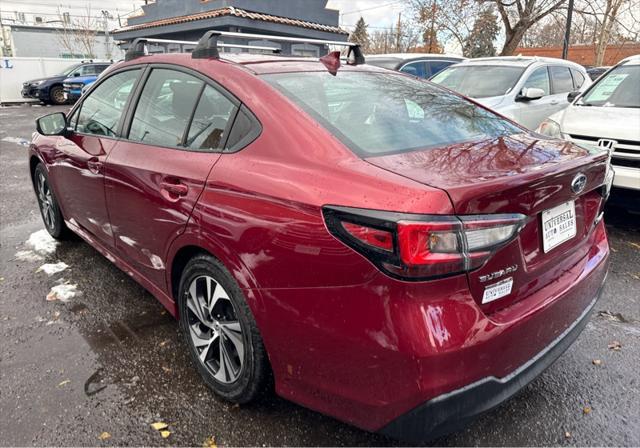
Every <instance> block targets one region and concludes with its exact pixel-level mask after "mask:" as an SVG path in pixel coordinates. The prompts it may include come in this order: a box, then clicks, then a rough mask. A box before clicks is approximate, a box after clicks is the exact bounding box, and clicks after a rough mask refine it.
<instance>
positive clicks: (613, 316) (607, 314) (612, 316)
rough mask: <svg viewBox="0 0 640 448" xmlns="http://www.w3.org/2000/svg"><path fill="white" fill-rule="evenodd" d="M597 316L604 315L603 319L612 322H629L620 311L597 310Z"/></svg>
mask: <svg viewBox="0 0 640 448" xmlns="http://www.w3.org/2000/svg"><path fill="white" fill-rule="evenodd" d="M598 316H599V317H604V318H605V319H608V320H610V321H613V322H622V323H627V322H629V321H628V320H627V319H626V318H625V317H624V316H623V315H622V313H613V312H611V311H609V310H606V311H599V312H598Z"/></svg>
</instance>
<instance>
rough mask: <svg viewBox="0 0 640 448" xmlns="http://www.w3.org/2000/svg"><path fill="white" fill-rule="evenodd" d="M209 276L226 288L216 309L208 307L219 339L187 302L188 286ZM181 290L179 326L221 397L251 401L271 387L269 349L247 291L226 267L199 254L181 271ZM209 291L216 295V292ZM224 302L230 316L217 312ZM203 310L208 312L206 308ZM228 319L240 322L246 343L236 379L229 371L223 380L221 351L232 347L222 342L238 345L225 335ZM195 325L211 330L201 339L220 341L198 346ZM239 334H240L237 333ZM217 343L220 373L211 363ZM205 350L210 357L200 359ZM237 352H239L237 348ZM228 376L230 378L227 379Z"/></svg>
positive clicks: (193, 356)
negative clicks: (263, 340) (226, 347)
mask: <svg viewBox="0 0 640 448" xmlns="http://www.w3.org/2000/svg"><path fill="white" fill-rule="evenodd" d="M206 278H211V279H212V280H213V283H212V284H213V285H214V286H213V288H214V290H215V289H216V288H217V287H218V286H220V287H222V288H223V290H222V291H223V292H224V293H225V294H224V299H222V300H218V301H217V304H216V305H214V307H213V310H210V311H209V315H208V317H209V318H210V319H208V320H209V321H210V322H211V325H212V326H213V325H214V324H215V323H218V328H219V330H218V331H219V333H218V334H219V336H218V339H215V336H212V334H213V333H212V332H215V330H212V329H210V328H209V327H207V326H204V325H203V324H201V322H200V321H202V319H198V317H197V316H196V315H195V314H196V313H195V312H194V311H193V308H188V304H187V302H188V301H189V297H190V291H189V289H190V288H191V287H193V285H194V284H195V285H196V289H198V287H197V285H198V282H200V281H203V279H206ZM178 291H179V292H178V306H179V312H180V328H181V330H182V334H183V336H184V340H185V342H186V344H187V345H188V347H189V354H190V355H191V358H192V360H193V362H194V363H195V365H196V368H197V369H198V372H200V375H202V377H203V379H204V381H205V383H206V384H207V385H208V386H209V387H210V388H211V389H212V390H213V391H214V392H215V393H216V394H217V395H219V396H220V397H222V398H224V399H226V400H229V401H231V402H234V403H240V404H243V403H248V402H250V401H252V400H254V399H256V398H257V397H259V396H260V395H261V394H263V393H264V392H265V391H267V390H268V389H269V388H270V386H271V381H272V374H271V367H270V365H269V360H268V357H267V352H266V350H265V347H264V344H263V342H262V337H261V336H260V332H259V330H258V327H257V325H256V322H255V320H254V318H253V315H252V313H251V310H250V309H249V306H248V305H247V302H246V300H245V298H244V294H243V293H242V291H241V289H240V288H239V287H238V285H237V284H236V282H235V280H234V279H233V278H232V277H231V275H230V274H229V272H228V271H227V269H226V268H225V267H224V266H223V265H222V264H221V263H220V262H219V261H218V260H216V259H215V258H214V257H212V256H210V255H207V254H201V255H196V256H195V257H194V258H192V259H191V260H190V261H189V262H188V263H187V266H186V267H185V269H184V271H183V272H182V276H181V279H180V286H179V289H178ZM192 291H194V290H192ZM196 295H198V294H196ZM208 295H209V296H214V295H215V293H213V294H208ZM213 302H214V303H216V301H215V300H213ZM227 302H230V304H231V305H232V307H231V309H230V308H229V303H227ZM209 303H211V302H209ZM193 304H194V301H193V300H192V301H191V306H193ZM222 305H224V306H225V307H226V308H227V311H228V313H227V312H225V313H224V314H225V315H226V316H230V317H229V318H227V317H225V316H224V315H223V316H221V315H220V314H217V315H214V312H215V309H216V307H218V306H222ZM229 310H230V311H229ZM203 312H204V313H206V311H203ZM231 312H232V313H231ZM225 322H227V323H233V325H237V324H238V323H239V327H240V329H241V337H242V341H243V344H244V345H243V354H242V356H243V360H242V361H240V362H241V367H240V368H239V371H238V373H237V377H236V378H235V379H233V378H232V377H233V375H229V378H223V380H222V381H220V380H219V379H218V378H219V377H221V376H225V375H224V374H222V372H221V371H222V370H225V369H224V368H223V365H222V362H223V361H222V358H223V355H222V351H225V353H226V352H228V351H229V349H226V350H223V349H222V344H227V345H229V346H230V347H231V348H232V349H235V348H237V346H235V344H233V345H231V342H233V341H232V339H233V338H228V337H227V336H225V335H226V334H228V333H225V331H227V330H225V329H224V323H225ZM190 326H191V328H190ZM194 326H195V327H197V328H198V330H197V331H200V330H199V329H204V331H205V332H209V333H208V334H207V336H203V335H204V334H205V333H201V334H200V335H201V336H202V339H201V340H205V339H206V338H211V339H210V340H211V341H217V342H210V343H209V345H202V344H201V346H206V348H203V349H199V348H198V347H196V344H195V342H194V339H193V333H192V329H193V327H194ZM236 336H238V334H237V333H236ZM225 341H226V343H225ZM216 346H217V347H218V350H217V351H218V353H220V355H219V357H218V358H219V361H218V366H219V367H218V371H217V373H216V372H215V366H213V367H212V364H215V363H216V362H217V359H216V358H217V356H216V355H215V349H216ZM210 347H211V348H210ZM205 350H206V351H207V353H205V354H204V358H207V357H209V356H210V358H211V359H210V360H208V361H207V360H206V359H205V361H202V360H201V359H200V357H201V356H202V355H203V352H204V351H205ZM234 354H236V355H237V351H236V352H235V353H234ZM225 359H227V358H225ZM238 359H240V358H239V357H236V360H238ZM205 362H206V363H208V364H206V363H205ZM215 375H218V378H216V376H215ZM225 379H226V380H227V381H224V380H225Z"/></svg>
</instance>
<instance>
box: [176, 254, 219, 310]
mask: <svg viewBox="0 0 640 448" xmlns="http://www.w3.org/2000/svg"><path fill="white" fill-rule="evenodd" d="M200 254H205V255H211V253H209V252H208V251H206V250H204V249H203V248H201V247H198V246H185V247H183V248H181V249H180V250H179V251H178V252H177V253H176V255H175V257H173V263H171V295H172V296H173V298H174V299H175V300H176V301H177V300H178V288H179V287H180V277H181V276H182V271H184V268H185V267H186V266H187V263H189V260H191V259H192V258H193V257H195V256H196V255H200ZM211 256H213V255H211Z"/></svg>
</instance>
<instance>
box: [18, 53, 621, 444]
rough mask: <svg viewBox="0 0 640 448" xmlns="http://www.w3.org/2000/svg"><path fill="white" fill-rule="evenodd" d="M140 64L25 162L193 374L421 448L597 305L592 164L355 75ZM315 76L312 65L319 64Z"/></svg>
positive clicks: (606, 179) (544, 358)
mask: <svg viewBox="0 0 640 448" xmlns="http://www.w3.org/2000/svg"><path fill="white" fill-rule="evenodd" d="M338 65H339V59H335V60H334V61H333V64H327V62H326V60H325V61H322V60H318V59H305V58H292V57H285V56H277V55H274V56H270V55H250V54H236V55H231V54H229V55H223V56H222V57H220V58H194V57H192V56H190V55H189V54H160V55H151V56H143V57H138V58H135V59H133V60H130V61H128V62H123V63H120V64H118V65H117V66H115V67H113V68H112V69H111V70H110V71H109V72H108V73H106V74H105V75H103V76H102V77H101V78H100V79H99V80H98V81H97V82H96V84H95V86H94V87H93V88H92V89H91V90H90V91H89V92H88V93H87V94H86V95H85V96H83V97H82V98H81V100H80V101H79V102H78V103H77V104H76V105H75V106H74V107H73V109H71V111H70V112H69V114H67V115H65V114H62V113H56V114H51V115H48V116H45V117H42V118H40V119H39V120H38V123H37V128H38V132H37V133H35V134H34V138H33V142H32V144H31V146H30V151H29V157H30V167H31V176H32V179H33V184H34V188H35V191H36V194H37V197H38V201H39V204H40V210H41V212H42V217H43V220H44V224H45V226H46V228H47V230H48V231H49V233H51V235H52V236H54V237H55V238H59V239H63V238H65V237H67V236H68V235H69V233H70V231H71V232H73V233H75V234H78V235H80V236H81V237H82V238H83V239H85V240H86V241H87V242H88V243H89V244H91V245H92V246H93V247H95V248H96V249H98V250H99V251H100V252H101V253H102V254H103V255H104V256H106V257H107V258H108V259H109V260H111V261H112V262H113V263H115V264H116V266H118V267H119V268H120V269H122V270H124V271H125V272H127V273H128V274H129V275H130V276H131V277H133V278H134V279H135V280H136V281H137V282H139V283H140V284H141V285H143V286H144V287H145V288H146V289H148V290H149V291H150V292H151V293H152V294H153V295H154V296H155V297H156V298H157V299H158V300H159V301H160V302H161V303H162V304H163V305H164V306H165V307H166V308H167V309H168V310H169V311H170V312H171V313H172V314H173V315H174V316H175V317H176V318H178V319H179V321H180V326H181V328H182V330H183V334H184V341H185V344H186V347H188V348H187V349H188V351H189V353H190V354H191V357H192V358H193V363H194V365H195V366H196V368H197V369H198V371H199V372H200V374H201V375H202V377H203V378H204V381H206V383H207V384H208V385H209V386H210V387H211V388H212V389H213V390H214V391H215V393H216V394H218V395H219V396H221V397H223V398H225V399H227V400H231V401H234V402H238V403H246V402H248V401H250V400H252V399H253V398H255V397H256V396H257V395H258V394H259V393H261V391H263V390H265V389H268V388H270V387H272V386H273V387H275V391H276V393H278V394H279V395H281V396H282V397H285V398H287V399H289V400H291V401H294V402H296V403H299V404H301V405H303V406H306V407H309V408H312V409H315V410H317V411H320V412H322V413H325V414H328V415H331V416H334V417H336V418H338V419H341V420H343V421H345V422H349V423H351V424H353V425H356V426H358V427H360V428H363V429H365V430H369V431H377V432H381V433H384V434H387V435H390V436H393V437H397V438H401V439H403V440H407V441H418V442H419V441H425V440H427V439H429V438H431V437H434V436H436V435H439V434H443V433H446V432H449V431H451V430H453V429H454V428H456V427H458V426H459V425H461V424H464V423H466V422H468V421H469V420H470V419H472V418H473V417H474V416H476V415H478V414H480V413H481V412H484V411H486V410H488V409H490V408H492V407H494V406H496V405H497V404H499V403H501V402H502V401H504V400H506V399H507V398H509V397H510V396H512V395H513V394H514V393H516V392H517V391H518V390H519V389H521V388H522V387H523V386H524V385H526V384H527V383H528V382H529V381H531V380H532V379H533V378H534V377H535V376H536V375H538V374H539V373H540V372H542V371H543V370H544V369H545V368H546V367H547V366H549V365H550V364H551V363H552V362H553V361H554V360H555V359H556V358H557V357H558V356H560V354H561V353H562V352H563V351H564V350H565V349H566V348H567V347H568V346H569V345H570V344H571V343H572V342H573V341H574V340H575V338H576V337H577V336H578V334H579V333H580V331H581V330H582V329H583V328H584V326H585V325H586V322H587V320H588V318H589V312H590V311H591V310H592V308H593V307H594V304H595V302H596V300H597V299H598V296H599V295H600V291H601V290H602V286H603V283H604V281H605V278H606V275H607V269H608V254H609V247H608V241H607V234H606V231H605V226H604V222H603V220H602V210H603V204H604V202H605V200H606V197H607V195H608V191H609V187H610V184H611V180H612V175H613V173H612V172H610V171H609V169H608V154H607V153H606V152H601V151H598V150H597V149H594V148H588V147H581V146H577V145H575V144H572V143H570V142H567V141H560V140H551V139H547V138H545V137H543V136H541V135H538V134H535V133H532V132H531V131H527V130H525V129H523V128H522V127H520V126H518V125H517V124H515V123H513V122H511V121H509V120H507V119H505V118H503V117H501V116H499V115H497V114H495V113H493V112H491V111H489V110H487V109H485V108H483V107H482V106H479V105H477V104H475V103H473V102H471V101H469V100H467V99H465V98H463V97H461V96H459V95H457V94H454V93H452V92H450V91H448V90H445V89H443V88H441V87H439V86H436V85H433V84H431V83H429V82H426V81H423V80H420V79H416V78H413V77H411V76H407V75H404V74H401V73H396V72H389V71H386V70H384V69H379V68H376V67H372V66H367V65H346V66H343V67H340V68H337V66H338ZM327 67H329V68H327Z"/></svg>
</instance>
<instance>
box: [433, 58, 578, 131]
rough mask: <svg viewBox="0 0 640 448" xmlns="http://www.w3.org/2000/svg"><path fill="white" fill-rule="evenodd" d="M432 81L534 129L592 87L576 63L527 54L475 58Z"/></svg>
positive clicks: (436, 76)
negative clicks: (571, 96)
mask: <svg viewBox="0 0 640 448" xmlns="http://www.w3.org/2000/svg"><path fill="white" fill-rule="evenodd" d="M431 81H433V82H435V83H437V84H440V85H442V86H444V87H447V88H449V89H451V90H454V91H456V92H458V93H461V94H463V95H465V96H467V97H469V98H473V99H475V100H476V101H477V102H479V103H480V104H483V105H485V106H487V107H489V108H490V109H493V110H495V111H496V112H498V113H500V114H502V115H504V116H505V117H508V118H511V119H512V120H514V121H517V122H518V123H520V124H522V125H523V126H525V127H527V128H529V129H536V128H537V127H538V125H539V124H540V123H542V121H543V120H544V119H545V118H547V117H548V116H549V115H551V114H554V113H556V112H558V111H560V110H562V109H564V108H566V107H567V106H568V105H569V101H568V100H567V95H568V94H569V93H570V92H574V91H580V90H584V89H585V88H586V87H588V86H589V85H590V84H591V79H590V78H589V75H587V72H586V70H585V68H584V67H582V66H581V65H578V64H576V63H574V62H571V61H565V60H563V59H555V58H539V57H522V56H518V57H511V56H504V57H494V58H479V59H470V60H467V61H464V62H462V63H459V64H456V65H452V66H450V67H447V68H446V69H444V70H443V71H441V72H440V73H438V74H437V75H435V76H434V77H433V78H431Z"/></svg>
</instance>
